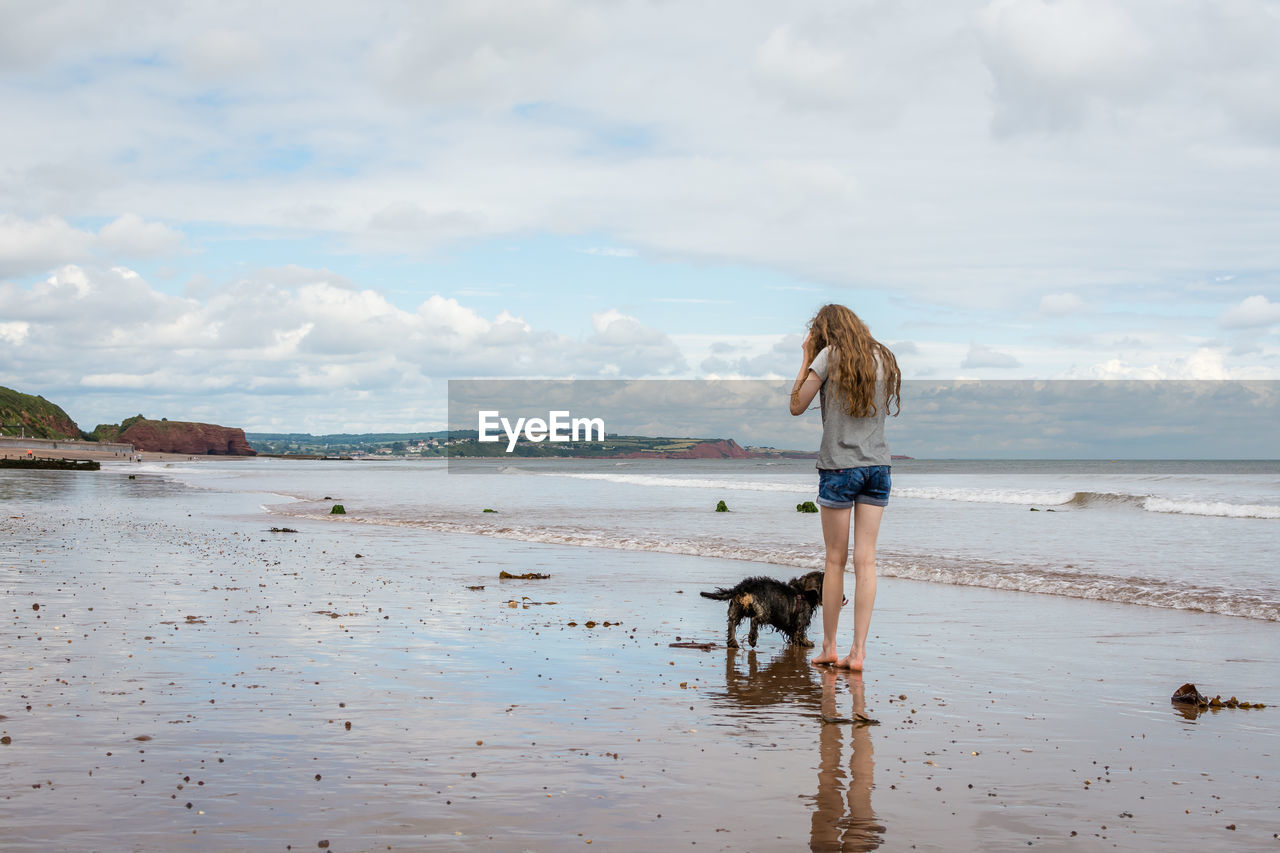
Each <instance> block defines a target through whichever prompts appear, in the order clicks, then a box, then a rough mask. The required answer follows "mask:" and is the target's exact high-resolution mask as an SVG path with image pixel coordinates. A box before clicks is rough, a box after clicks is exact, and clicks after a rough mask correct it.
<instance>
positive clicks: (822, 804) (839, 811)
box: [809, 667, 885, 851]
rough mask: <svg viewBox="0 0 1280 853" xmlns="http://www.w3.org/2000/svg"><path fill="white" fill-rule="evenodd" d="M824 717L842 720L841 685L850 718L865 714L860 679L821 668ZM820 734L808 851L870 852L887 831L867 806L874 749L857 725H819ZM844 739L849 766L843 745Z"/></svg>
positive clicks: (865, 730) (866, 733) (867, 733)
mask: <svg viewBox="0 0 1280 853" xmlns="http://www.w3.org/2000/svg"><path fill="white" fill-rule="evenodd" d="M820 676H821V679H822V716H823V717H826V718H833V717H839V716H841V715H840V713H839V709H838V705H839V701H838V693H839V691H838V689H837V688H838V686H839V683H840V682H844V683H845V685H846V686H847V687H848V689H849V693H850V694H851V700H852V704H853V712H852V713H851V714H850V715H849V716H850V717H851V718H853V719H855V720H856V719H857V718H858V717H859V716H863V715H865V714H866V710H867V702H866V694H865V685H864V683H863V680H862V675H861V674H860V673H856V672H849V671H847V670H834V669H830V668H826V667H824V668H823V669H822V670H821V671H820ZM820 725H821V729H820V730H819V735H818V754H819V759H818V793H817V794H816V795H815V796H814V809H813V819H812V824H811V829H810V832H809V848H810V849H811V850H823V851H826V850H839V851H857V850H874V849H876V848H877V847H879V846H880V844H881V842H883V841H884V832H885V827H884V825H883V824H881V823H878V822H877V821H876V816H875V812H874V811H873V810H872V808H871V789H872V788H873V787H875V782H874V778H875V767H876V765H875V749H874V747H873V746H872V741H871V731H870V729H869V728H868V727H867V726H865V725H860V724H857V723H828V722H823V723H821V724H820ZM846 739H847V740H848V764H847V766H846V764H845V755H846V753H845V741H846Z"/></svg>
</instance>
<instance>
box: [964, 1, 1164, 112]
mask: <svg viewBox="0 0 1280 853" xmlns="http://www.w3.org/2000/svg"><path fill="white" fill-rule="evenodd" d="M976 31H977V34H978V39H979V42H980V44H981V48H982V55H983V60H984V61H985V63H986V65H987V67H988V68H989V69H990V71H991V75H992V77H993V78H994V80H995V86H996V114H995V118H994V120H993V123H994V126H995V128H996V129H997V130H999V131H1003V132H1009V131H1015V130H1020V129H1024V128H1048V129H1056V128H1062V127H1070V126H1074V125H1075V124H1077V123H1078V122H1079V121H1080V120H1081V119H1082V118H1083V115H1084V113H1085V112H1086V111H1087V110H1088V109H1089V107H1090V106H1091V105H1092V103H1093V102H1095V101H1125V100H1132V99H1134V98H1136V97H1138V96H1140V95H1141V94H1143V93H1144V92H1145V91H1146V90H1147V89H1148V87H1149V85H1150V81H1151V80H1152V78H1153V76H1154V73H1155V67H1154V65H1153V56H1152V54H1153V48H1152V46H1151V44H1150V42H1149V37H1148V33H1147V31H1146V30H1145V29H1144V28H1143V27H1142V26H1141V25H1140V24H1139V23H1138V22H1137V21H1135V20H1134V19H1133V17H1132V16H1131V14H1130V13H1129V11H1128V10H1127V9H1126V8H1125V7H1124V6H1122V5H1117V4H1113V3H1106V2H1100V0H1058V2H1046V0H993V2H991V3H989V4H987V6H986V7H985V8H983V9H982V10H981V11H980V12H979V13H978V16H977V27H976Z"/></svg>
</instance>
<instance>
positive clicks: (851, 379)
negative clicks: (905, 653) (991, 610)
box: [791, 305, 902, 670]
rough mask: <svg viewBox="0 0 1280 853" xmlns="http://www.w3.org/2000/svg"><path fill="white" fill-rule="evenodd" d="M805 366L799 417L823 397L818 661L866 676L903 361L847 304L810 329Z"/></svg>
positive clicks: (823, 313) (796, 409)
mask: <svg viewBox="0 0 1280 853" xmlns="http://www.w3.org/2000/svg"><path fill="white" fill-rule="evenodd" d="M801 346H802V349H803V361H802V362H801V364H800V372H799V374H797V376H796V381H795V385H794V386H792V389H791V414H793V415H799V414H803V413H804V411H805V410H806V409H808V408H809V404H810V403H812V402H813V398H814V397H815V396H816V395H818V393H819V392H821V402H822V446H821V447H820V448H819V450H818V501H817V502H818V505H819V506H820V507H821V508H822V509H821V512H822V539H823V541H824V542H825V544H826V549H827V561H826V574H825V576H824V579H823V586H822V650H821V651H820V652H819V653H818V656H817V657H815V658H814V659H813V662H814V663H829V664H835V665H836V666H839V667H843V668H846V669H856V670H860V669H862V667H863V660H864V658H865V656H866V651H867V648H866V647H867V629H868V628H869V627H870V626H871V609H872V607H873V606H874V605H875V601H876V536H877V535H879V532H880V519H881V517H882V516H883V515H884V508H885V506H886V505H888V503H889V487H890V479H889V465H890V456H889V445H888V443H887V442H886V441H885V437H884V417H885V414H886V412H887V411H888V409H889V407H890V406H891V405H892V406H893V407H894V408H895V411H894V414H895V415H896V414H897V411H896V408H897V406H898V389H899V386H900V385H901V381H902V375H901V373H900V372H899V370H898V362H897V359H895V358H894V357H893V353H892V352H890V350H889V348H888V347H886V346H885V345H884V344H882V343H880V342H879V341H877V340H876V339H875V338H873V337H871V332H870V330H868V329H867V326H866V324H865V323H863V322H862V321H861V320H860V319H858V315H856V314H854V313H853V312H852V311H850V310H849V309H848V308H846V307H844V306H843V305H824V306H823V307H822V308H821V309H820V310H819V311H818V313H817V315H816V316H815V317H814V318H813V320H812V321H810V323H809V334H808V335H807V336H805V339H804V343H803V344H802V345H801ZM851 520H852V522H853V573H854V594H853V646H852V647H851V648H850V649H849V654H848V655H846V656H845V657H843V658H842V657H840V655H839V652H837V651H836V630H837V628H838V627H839V625H840V606H841V602H842V601H843V599H844V567H845V563H846V562H847V560H848V557H849V524H850V521H851Z"/></svg>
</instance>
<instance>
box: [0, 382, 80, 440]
mask: <svg viewBox="0 0 1280 853" xmlns="http://www.w3.org/2000/svg"><path fill="white" fill-rule="evenodd" d="M0 434H3V435H26V436H27V437H28V438H80V437H81V434H80V428H79V427H78V426H76V422H75V421H73V420H71V418H70V417H69V416H68V415H67V413H66V412H64V411H62V408H61V407H59V406H57V405H55V404H54V403H50V402H49V401H48V400H46V399H45V398H44V397H40V396H36V395H32V394H23V393H22V392H21V391H15V390H13V389H12V388H5V387H4V386H0Z"/></svg>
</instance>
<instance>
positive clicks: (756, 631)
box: [747, 613, 760, 649]
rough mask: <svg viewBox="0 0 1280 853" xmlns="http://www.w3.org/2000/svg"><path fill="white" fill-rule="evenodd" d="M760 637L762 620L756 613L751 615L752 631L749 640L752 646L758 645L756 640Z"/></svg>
mask: <svg viewBox="0 0 1280 853" xmlns="http://www.w3.org/2000/svg"><path fill="white" fill-rule="evenodd" d="M759 638H760V622H759V620H758V619H756V616H755V614H754V613H753V614H752V615H751V632H750V633H749V634H747V642H748V643H750V644H751V648H753V649H754V648H755V647H756V640H757V639H759Z"/></svg>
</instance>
